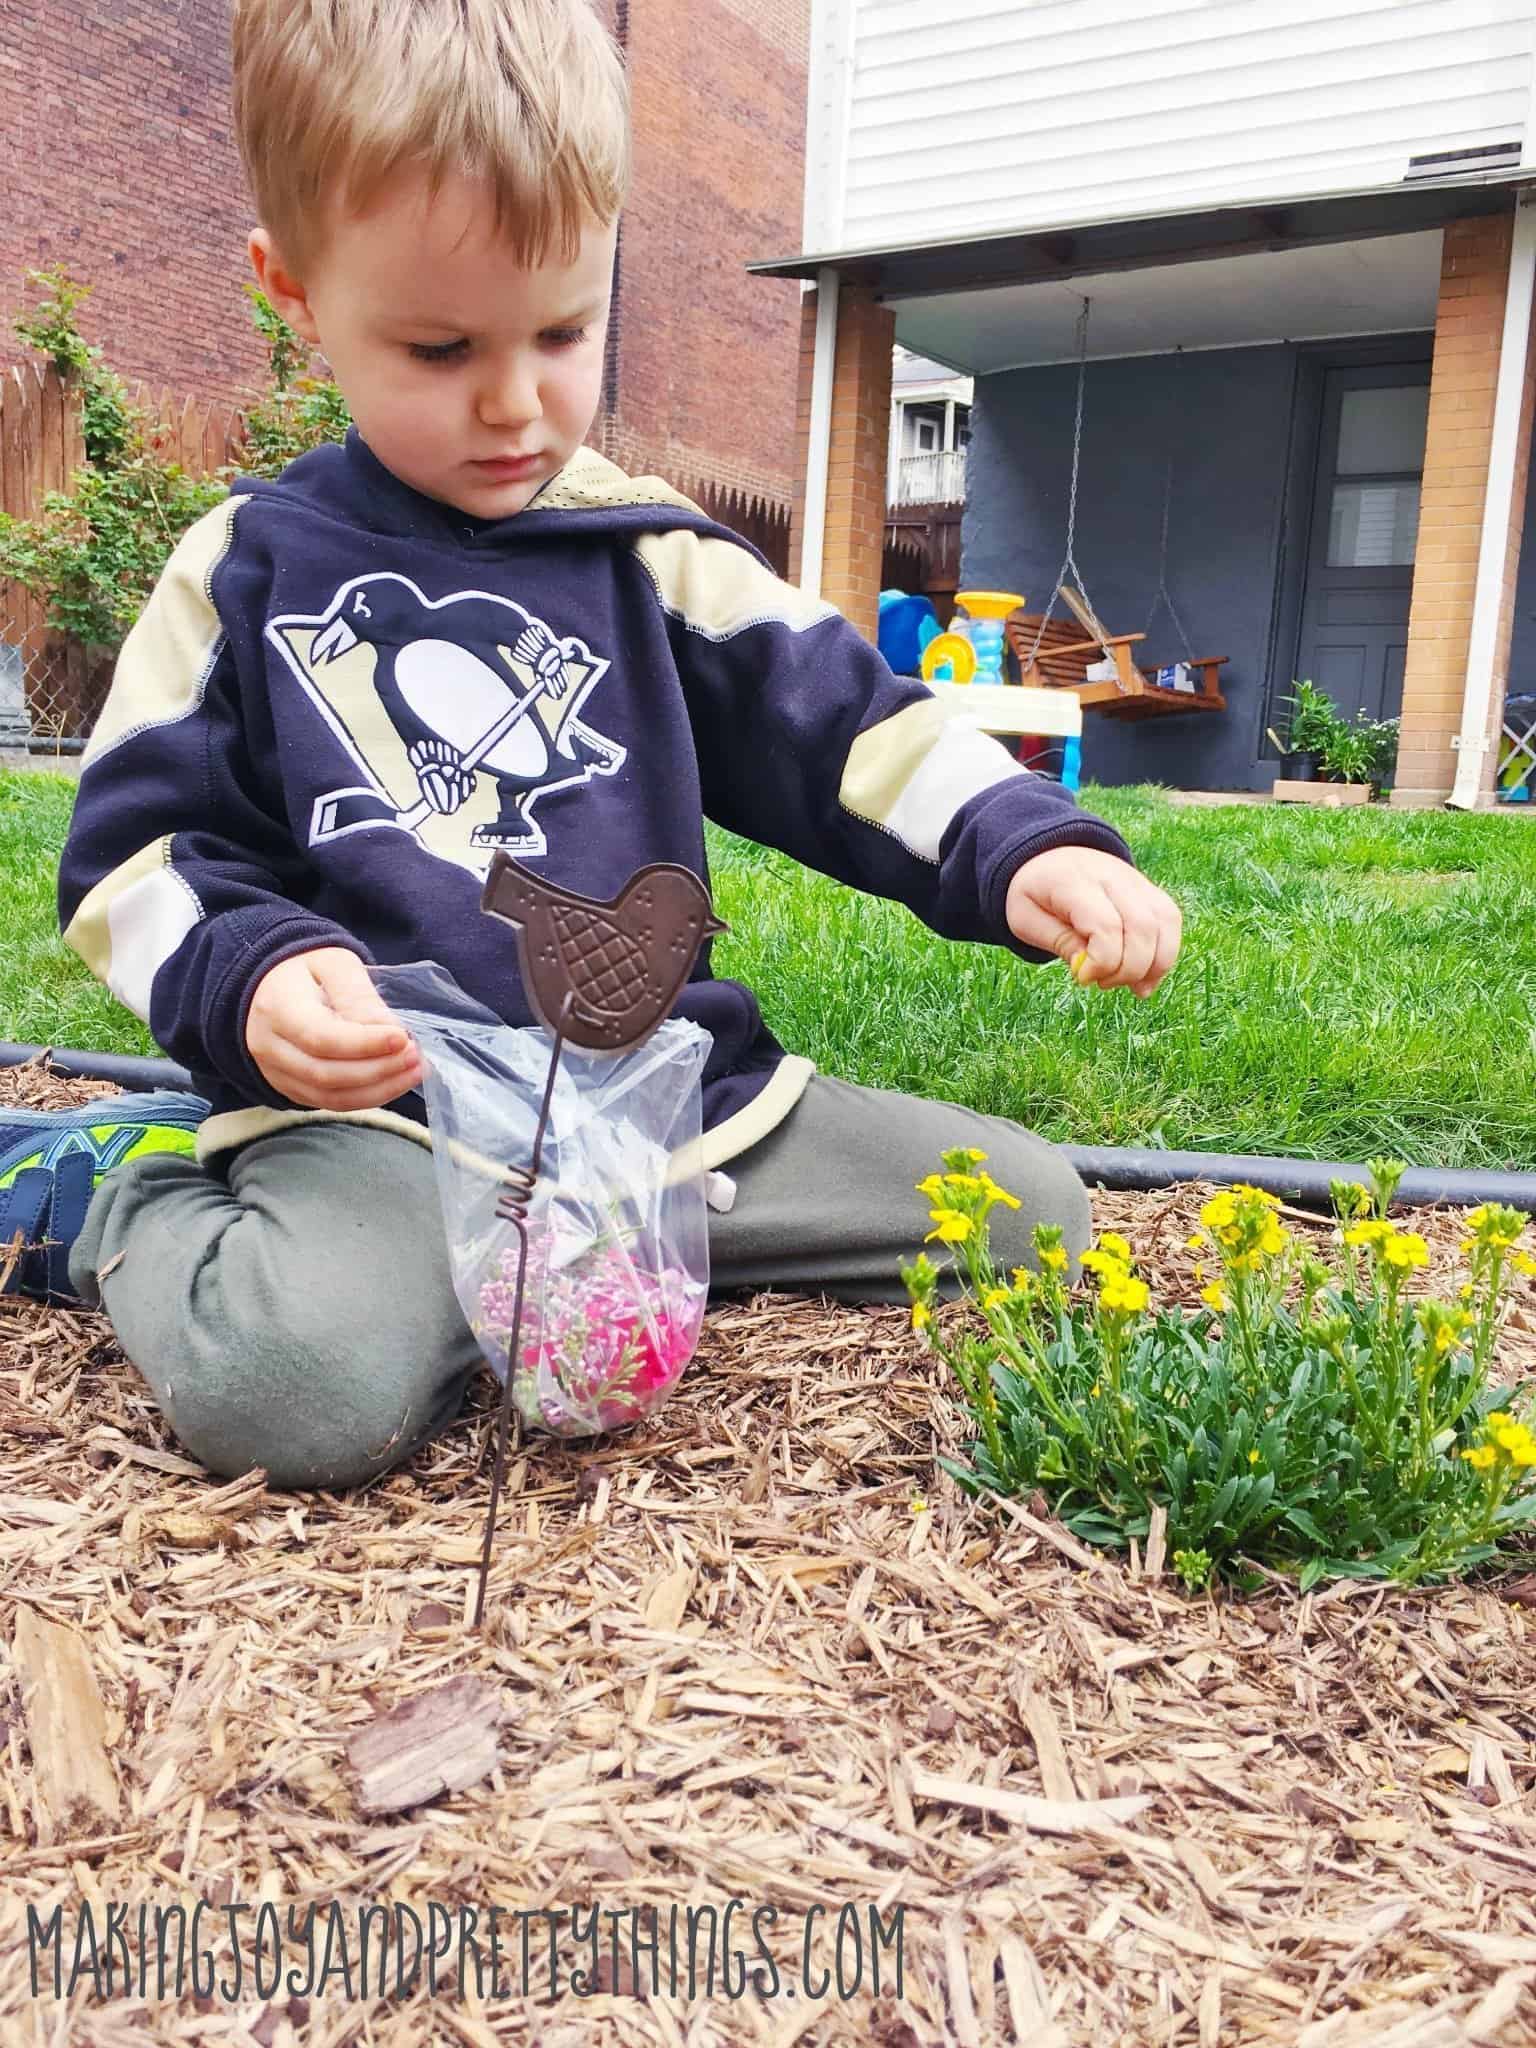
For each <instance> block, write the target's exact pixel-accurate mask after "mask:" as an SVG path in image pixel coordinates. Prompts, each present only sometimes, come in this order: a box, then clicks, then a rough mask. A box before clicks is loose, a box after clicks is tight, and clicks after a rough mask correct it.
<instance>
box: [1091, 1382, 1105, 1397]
mask: <svg viewBox="0 0 1536 2048" xmlns="http://www.w3.org/2000/svg"><path fill="white" fill-rule="evenodd" d="M1103 1391H1104V1389H1103V1388H1102V1387H1101V1386H1100V1385H1099V1383H1098V1381H1097V1380H1095V1381H1094V1383H1093V1385H1092V1386H1091V1387H1090V1388H1089V1389H1088V1392H1089V1395H1090V1397H1091V1398H1092V1399H1093V1400H1095V1401H1096V1400H1097V1399H1098V1398H1099V1396H1100V1394H1102V1393H1103Z"/></svg>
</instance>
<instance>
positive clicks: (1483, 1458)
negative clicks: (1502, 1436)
mask: <svg viewBox="0 0 1536 2048" xmlns="http://www.w3.org/2000/svg"><path fill="white" fill-rule="evenodd" d="M1461 1455H1462V1456H1463V1457H1464V1458H1465V1459H1466V1461H1467V1463H1468V1464H1469V1465H1470V1466H1471V1467H1472V1469H1473V1470H1474V1471H1475V1472H1486V1471H1487V1470H1488V1467H1489V1466H1490V1465H1496V1464H1497V1463H1498V1462H1499V1454H1498V1452H1497V1451H1496V1450H1495V1449H1494V1448H1493V1445H1492V1444H1479V1445H1478V1446H1477V1448H1476V1449H1475V1450H1471V1451H1463V1452H1462V1454H1461Z"/></svg>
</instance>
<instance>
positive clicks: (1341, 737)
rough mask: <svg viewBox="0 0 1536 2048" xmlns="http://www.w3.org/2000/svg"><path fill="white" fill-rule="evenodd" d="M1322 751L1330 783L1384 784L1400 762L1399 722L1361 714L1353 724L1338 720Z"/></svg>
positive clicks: (1393, 719)
mask: <svg viewBox="0 0 1536 2048" xmlns="http://www.w3.org/2000/svg"><path fill="white" fill-rule="evenodd" d="M1318 752H1319V754H1320V756H1321V760H1322V767H1323V773H1324V775H1325V776H1326V777H1327V778H1328V780H1329V781H1330V782H1369V783H1373V784H1379V783H1381V782H1384V781H1385V780H1386V778H1387V777H1388V776H1389V775H1390V774H1391V772H1392V769H1393V766H1394V764H1395V762H1396V760H1397V720H1396V719H1395V718H1384V719H1376V718H1371V717H1369V716H1368V715H1367V713H1366V712H1364V711H1357V712H1356V713H1355V717H1354V721H1353V723H1349V722H1346V721H1345V720H1344V719H1342V718H1340V719H1338V720H1337V721H1336V723H1335V726H1334V729H1333V731H1332V732H1331V733H1329V734H1328V735H1327V737H1326V738H1325V739H1324V741H1323V743H1322V745H1321V747H1320V748H1319V749H1318Z"/></svg>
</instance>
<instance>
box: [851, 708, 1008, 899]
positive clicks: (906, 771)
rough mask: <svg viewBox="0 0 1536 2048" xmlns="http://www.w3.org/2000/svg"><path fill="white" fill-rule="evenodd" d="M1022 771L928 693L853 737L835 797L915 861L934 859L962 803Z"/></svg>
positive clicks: (999, 748) (1003, 750) (1002, 750)
mask: <svg viewBox="0 0 1536 2048" xmlns="http://www.w3.org/2000/svg"><path fill="white" fill-rule="evenodd" d="M1027 772H1028V771H1027V770H1025V769H1024V768H1021V767H1020V766H1019V763H1018V762H1017V761H1015V760H1014V758H1013V756H1012V755H1011V754H1010V753H1009V752H1008V751H1007V749H1006V748H1005V747H1002V746H1000V745H999V744H998V742H997V741H996V740H994V739H989V738H988V736H987V735H986V734H985V733H981V732H978V731H977V730H976V728H975V727H974V726H973V725H971V724H970V723H969V722H968V721H967V720H964V719H959V718H955V717H952V716H951V714H950V712H949V710H948V707H947V706H946V705H944V704H943V703H941V702H940V700H939V699H938V698H937V697H931V698H929V699H927V700H926V701H924V702H922V703H918V704H908V705H907V706H906V707H905V708H904V709H903V710H901V711H898V712H896V713H894V714H893V715H892V716H891V717H890V718H883V719H881V721H880V723H879V724H878V725H872V726H870V727H869V728H868V730H867V731H865V732H861V733H860V734H859V735H858V736H857V737H856V738H855V740H854V742H853V745H852V746H851V747H850V748H849V749H848V759H847V762H846V764H845V766H844V768H843V780H842V785H841V787H840V788H839V790H838V793H837V795H838V802H839V803H840V804H841V805H842V807H843V809H844V810H845V811H851V812H852V814H853V815H854V817H856V818H863V819H865V820H867V822H868V823H870V824H871V825H879V826H881V827H883V828H884V830H885V831H887V832H889V833H891V834H892V836H893V837H894V838H897V839H899V840H900V841H901V843H902V845H903V846H905V847H906V848H907V850H908V852H909V853H914V854H916V855H917V857H918V858H919V859H920V860H931V861H936V860H937V859H938V857H939V847H940V845H941V844H942V843H943V839H944V834H945V832H946V831H947V830H948V829H949V825H950V822H951V820H952V819H953V818H954V815H955V813H956V812H957V811H958V810H959V809H960V807H961V805H962V804H965V803H969V801H970V799H971V798H972V797H973V796H979V795H980V794H981V792H982V791H983V790H984V789H991V788H992V786H993V784H994V783H998V782H1003V781H1005V780H1007V778H1008V777H1010V776H1013V775H1023V774H1026V773H1027Z"/></svg>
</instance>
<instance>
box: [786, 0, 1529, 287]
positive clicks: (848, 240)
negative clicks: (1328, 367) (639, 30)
mask: <svg viewBox="0 0 1536 2048" xmlns="http://www.w3.org/2000/svg"><path fill="white" fill-rule="evenodd" d="M1533 42H1536V9H1533V8H1532V6H1531V5H1530V4H1529V0H1182V4H1181V0H1027V4H1026V0H1011V4H1010V0H816V6H815V16H814V19H813V27H812V77H811V95H810V122H809V132H808V145H809V146H808V151H807V181H808V182H807V193H806V221H805V230H806V246H807V248H808V249H809V250H812V251H815V252H818V253H827V254H834V253H839V252H842V251H848V250H856V249H876V248H888V247H910V246H912V245H913V244H917V243H922V242H929V241H947V240H950V239H961V238H969V237H972V236H977V235H985V234H1006V233H1009V232H1017V231H1021V230H1027V229H1032V228H1038V229H1044V228H1050V227H1054V226H1070V225H1076V224H1086V223H1088V222H1091V221H1102V220H1116V219H1129V218H1136V217H1139V216H1143V215H1147V214H1155V213H1165V212H1179V211H1184V210H1186V209H1194V208H1201V207H1207V206H1217V205H1230V204H1233V203H1240V202H1244V201H1256V202H1260V201H1276V202H1280V201H1285V200H1289V199H1296V198H1302V197H1306V196H1312V195H1317V194H1321V193H1328V192H1344V191H1360V190H1365V189H1368V188H1371V187H1375V186H1392V185H1397V184H1398V183H1400V181H1401V180H1402V179H1403V177H1404V176H1405V174H1406V173H1407V171H1408V161H1409V158H1410V157H1414V156H1420V155H1425V154H1428V153H1431V152H1438V151H1444V150H1455V151H1460V150H1465V149H1474V148H1478V147H1486V146H1488V145H1492V144H1503V143H1513V144H1515V145H1516V146H1517V148H1518V147H1519V146H1520V145H1521V144H1522V142H1523V138H1524V133H1525V125H1526V122H1527V119H1528V118H1529V115H1530V106H1531V97H1532V52H1533Z"/></svg>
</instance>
